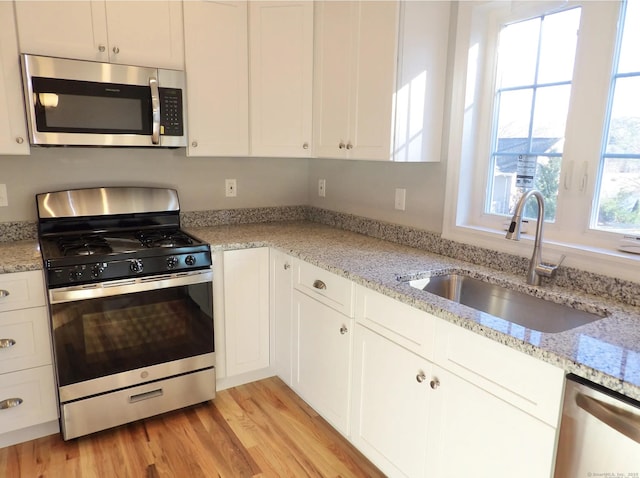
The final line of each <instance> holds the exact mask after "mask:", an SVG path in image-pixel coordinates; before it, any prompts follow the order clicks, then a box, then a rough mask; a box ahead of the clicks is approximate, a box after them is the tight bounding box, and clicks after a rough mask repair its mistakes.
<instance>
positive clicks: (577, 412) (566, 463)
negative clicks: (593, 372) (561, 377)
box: [555, 375, 640, 478]
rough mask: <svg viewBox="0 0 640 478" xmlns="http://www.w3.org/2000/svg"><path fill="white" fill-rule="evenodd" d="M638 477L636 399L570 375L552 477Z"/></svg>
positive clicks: (639, 431) (638, 407)
mask: <svg viewBox="0 0 640 478" xmlns="http://www.w3.org/2000/svg"><path fill="white" fill-rule="evenodd" d="M598 476H601V477H620V478H640V403H639V402H636V401H634V400H632V399H629V398H628V397H624V396H622V395H619V394H617V393H615V392H612V391H610V390H606V389H604V388H603V387H600V386H598V385H595V384H593V383H591V382H588V381H587V380H584V379H581V378H579V377H576V376H573V375H568V376H567V386H566V390H565V397H564V406H563V410H562V422H561V424H560V438H559V444H558V452H557V457H556V471H555V478H589V477H598Z"/></svg>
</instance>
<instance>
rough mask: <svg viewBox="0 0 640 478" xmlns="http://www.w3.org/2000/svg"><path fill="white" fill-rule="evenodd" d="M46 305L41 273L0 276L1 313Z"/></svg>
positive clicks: (15, 273) (17, 273)
mask: <svg viewBox="0 0 640 478" xmlns="http://www.w3.org/2000/svg"><path fill="white" fill-rule="evenodd" d="M40 305H45V293H44V279H43V277H42V272H40V271H28V272H14V273H11V274H0V312H5V311H7V310H16V309H24V308H27V307H37V306H40Z"/></svg>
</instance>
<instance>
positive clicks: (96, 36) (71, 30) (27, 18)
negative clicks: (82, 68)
mask: <svg viewBox="0 0 640 478" xmlns="http://www.w3.org/2000/svg"><path fill="white" fill-rule="evenodd" d="M15 6H16V19H17V24H18V38H19V43H20V51H21V52H22V53H30V54H37V55H46V56H57V57H63V58H74V59H82V60H93V61H102V62H111V63H122V64H131V65H138V66H149V67H158V68H172V69H179V70H181V69H183V68H184V40H183V23H182V2H178V1H171V0H165V1H160V0H152V1H127V2H120V1H108V0H107V1H105V0H81V1H18V2H15Z"/></svg>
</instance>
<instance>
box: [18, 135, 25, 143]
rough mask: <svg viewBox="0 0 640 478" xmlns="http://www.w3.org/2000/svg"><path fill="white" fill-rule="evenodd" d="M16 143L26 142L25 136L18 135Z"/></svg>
mask: <svg viewBox="0 0 640 478" xmlns="http://www.w3.org/2000/svg"><path fill="white" fill-rule="evenodd" d="M16 143H18V144H22V143H24V138H23V137H22V136H18V137H17V138H16Z"/></svg>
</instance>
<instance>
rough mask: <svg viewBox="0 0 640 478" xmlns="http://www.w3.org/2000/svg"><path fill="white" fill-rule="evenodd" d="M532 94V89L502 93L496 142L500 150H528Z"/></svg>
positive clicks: (522, 151) (516, 151)
mask: <svg viewBox="0 0 640 478" xmlns="http://www.w3.org/2000/svg"><path fill="white" fill-rule="evenodd" d="M532 94H533V90H531V89H527V90H516V91H505V92H502V93H501V94H500V107H499V109H498V135H497V136H498V137H497V144H496V148H497V150H498V151H504V150H508V151H511V152H514V153H526V152H528V149H529V125H530V124H531V100H532Z"/></svg>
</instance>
